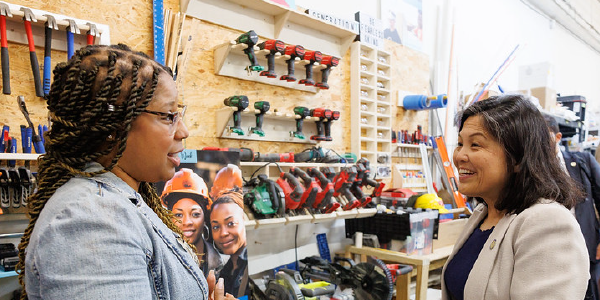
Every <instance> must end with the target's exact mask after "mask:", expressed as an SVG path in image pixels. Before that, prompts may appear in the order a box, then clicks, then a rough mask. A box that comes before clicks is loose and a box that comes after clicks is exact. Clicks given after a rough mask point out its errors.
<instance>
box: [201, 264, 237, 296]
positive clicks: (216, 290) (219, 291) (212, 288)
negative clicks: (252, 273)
mask: <svg viewBox="0 0 600 300" xmlns="http://www.w3.org/2000/svg"><path fill="white" fill-rule="evenodd" d="M206 282H208V297H209V300H234V299H235V297H233V296H232V295H231V294H229V293H228V294H225V286H224V284H223V278H219V281H218V282H217V278H216V277H215V271H214V270H210V271H209V272H208V276H207V277H206ZM215 283H216V284H215Z"/></svg>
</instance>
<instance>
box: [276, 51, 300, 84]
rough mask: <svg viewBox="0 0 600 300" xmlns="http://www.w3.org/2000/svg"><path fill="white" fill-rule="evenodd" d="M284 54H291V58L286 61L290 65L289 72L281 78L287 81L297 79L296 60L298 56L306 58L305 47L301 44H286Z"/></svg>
mask: <svg viewBox="0 0 600 300" xmlns="http://www.w3.org/2000/svg"><path fill="white" fill-rule="evenodd" d="M284 55H287V56H289V59H288V60H286V61H285V62H286V63H287V67H288V73H287V74H286V75H282V76H281V77H280V78H279V79H280V80H285V81H287V82H293V81H296V77H294V68H295V67H294V64H295V62H296V57H299V58H300V59H302V58H304V47H302V46H300V45H287V46H285V50H284Z"/></svg>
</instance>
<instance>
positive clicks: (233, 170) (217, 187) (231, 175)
mask: <svg viewBox="0 0 600 300" xmlns="http://www.w3.org/2000/svg"><path fill="white" fill-rule="evenodd" d="M242 186H244V182H243V180H242V170H240V168H239V167H238V166H237V165H234V164H228V165H227V166H226V167H223V168H222V169H221V170H219V172H217V175H216V176H215V180H214V181H213V186H212V187H211V188H210V196H211V198H212V199H216V198H217V197H218V196H219V194H220V193H222V192H225V191H229V190H232V189H234V188H236V187H238V188H241V187H242Z"/></svg>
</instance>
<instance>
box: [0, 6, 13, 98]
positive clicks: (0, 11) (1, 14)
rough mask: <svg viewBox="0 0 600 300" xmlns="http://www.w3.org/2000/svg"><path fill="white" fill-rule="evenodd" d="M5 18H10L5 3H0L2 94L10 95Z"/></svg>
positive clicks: (10, 14)
mask: <svg viewBox="0 0 600 300" xmlns="http://www.w3.org/2000/svg"><path fill="white" fill-rule="evenodd" d="M6 17H12V13H11V12H10V8H9V7H8V5H7V4H6V3H1V2H0V34H1V35H2V36H1V37H0V46H1V48H0V60H1V62H2V93H3V94H6V95H10V68H9V59H8V40H7V38H6Z"/></svg>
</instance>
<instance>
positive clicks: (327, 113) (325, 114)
mask: <svg viewBox="0 0 600 300" xmlns="http://www.w3.org/2000/svg"><path fill="white" fill-rule="evenodd" d="M332 114H333V112H332V111H331V110H330V109H327V108H322V107H319V108H314V109H311V110H310V115H311V117H315V118H318V119H317V120H316V121H315V123H316V124H317V134H316V135H313V136H311V137H310V139H311V140H314V141H326V140H327V139H326V137H325V134H323V132H324V130H323V121H324V120H326V119H330V118H331V116H332Z"/></svg>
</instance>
